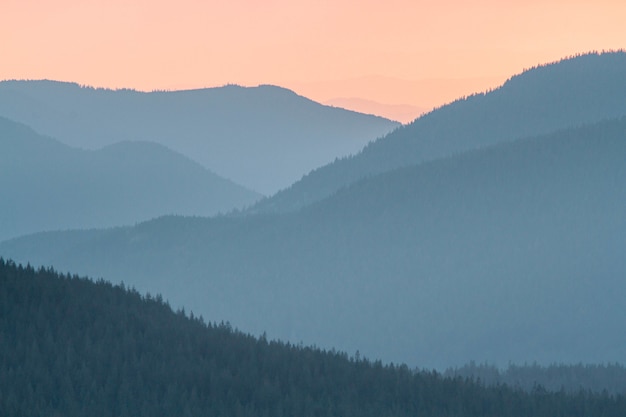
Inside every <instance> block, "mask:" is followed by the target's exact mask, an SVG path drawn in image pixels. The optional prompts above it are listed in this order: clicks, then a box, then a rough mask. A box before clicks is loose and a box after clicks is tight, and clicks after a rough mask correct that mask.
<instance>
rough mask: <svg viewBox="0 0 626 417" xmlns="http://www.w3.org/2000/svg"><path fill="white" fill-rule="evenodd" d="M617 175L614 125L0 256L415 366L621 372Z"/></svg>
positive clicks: (6, 250)
mask: <svg viewBox="0 0 626 417" xmlns="http://www.w3.org/2000/svg"><path fill="white" fill-rule="evenodd" d="M624 161H626V119H619V120H613V121H607V122H603V123H600V124H596V125H592V126H588V127H582V128H577V129H569V130H564V131H559V132H557V133H554V134H551V135H548V136H543V137H538V138H534V139H526V140H519V141H514V142H508V143H503V144H500V145H497V146H494V147H489V148H485V149H481V150H479V151H473V152H469V153H466V154H463V155H459V156H456V157H453V158H447V159H442V160H439V161H433V162H430V163H427V164H421V165H418V166H412V167H406V168H403V169H399V170H395V171H392V172H388V173H385V174H382V175H379V176H376V177H372V178H369V179H367V180H363V181H361V182H359V183H357V184H354V185H353V186H351V187H348V188H346V189H344V190H342V191H341V192H339V193H337V194H336V195H334V196H333V197H332V198H329V199H327V200H324V201H322V202H319V203H317V204H315V205H312V206H310V207H308V208H306V209H304V210H302V211H300V212H298V213H292V214H288V215H281V216H279V215H271V216H261V215H259V216H251V217H247V218H223V217H222V218H213V219H200V218H195V219H193V218H180V217H167V218H162V219H158V220H155V221H151V222H147V223H143V224H139V225H137V226H136V227H133V228H124V229H119V230H107V231H93V232H68V233H51V234H40V235H34V236H31V237H27V238H23V239H17V240H13V241H9V242H5V243H4V244H2V245H0V254H3V255H4V256H10V257H12V258H15V259H19V260H22V261H26V260H28V261H30V262H32V263H34V264H44V265H55V266H56V267H58V268H62V269H69V270H75V271H79V272H81V273H89V274H90V275H93V276H103V277H105V278H107V279H111V280H113V281H114V282H119V280H124V281H125V282H130V283H132V284H133V285H136V286H137V287H138V288H140V289H142V290H150V291H158V292H161V293H163V294H164V295H165V296H166V297H167V298H168V299H170V300H171V301H172V302H173V303H174V304H175V305H185V306H187V308H193V310H194V311H196V312H202V313H203V314H204V315H205V316H208V317H213V318H215V319H217V320H222V319H224V320H231V321H233V322H236V323H238V325H240V326H241V327H242V328H243V329H245V330H246V331H251V332H254V333H257V334H258V333H260V332H262V331H267V332H268V333H269V334H270V335H272V336H276V337H281V338H284V339H286V340H291V341H295V342H298V341H300V340H303V341H305V342H307V343H318V344H319V345H321V346H326V347H331V346H334V347H337V348H339V349H342V350H347V351H354V350H356V349H360V350H361V352H364V353H365V354H367V355H368V356H375V357H381V358H384V359H385V360H394V361H402V362H407V363H410V364H411V365H419V366H427V367H439V368H440V369H443V368H446V367H448V366H454V365H462V364H464V363H467V362H468V361H470V360H476V361H479V362H481V361H489V362H491V363H494V362H495V363H497V364H501V365H504V364H506V363H508V362H509V361H513V362H517V363H523V362H525V361H528V362H532V361H535V360H536V361H538V362H540V363H553V362H566V363H577V362H581V361H582V362H587V363H590V362H594V363H606V362H614V361H618V362H624V361H626V350H624V346H626V333H624V332H623V331H622V329H623V328H624V326H625V325H626V322H625V319H624V318H625V317H626V306H625V305H624V303H623V294H624V293H625V291H626V284H625V283H624V280H623V279H622V277H623V276H624V274H626V260H625V258H624V257H623V254H622V252H623V250H622V249H623V248H624V247H625V246H626V218H625V217H624V207H626V181H624V178H626V163H625V162H624Z"/></svg>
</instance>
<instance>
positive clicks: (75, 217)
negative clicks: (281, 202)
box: [0, 117, 259, 240]
mask: <svg viewBox="0 0 626 417" xmlns="http://www.w3.org/2000/svg"><path fill="white" fill-rule="evenodd" d="M258 198H259V195H258V194H256V193H254V192H252V191H249V190H246V189H245V188H243V187H241V186H239V185H237V184H234V183H232V182H231V181H228V180H225V179H223V178H220V177H218V176H217V175H215V174H213V173H211V172H210V171H208V170H206V169H204V168H203V167H201V166H200V165H198V164H196V163H195V162H192V161H191V160H189V159H188V158H185V157H184V156H182V155H180V154H177V153H175V152H172V151H170V150H169V149H167V148H165V147H163V146H160V145H157V144H153V143H147V142H124V143H118V144H114V145H110V146H108V147H106V148H103V149H101V150H98V151H83V150H79V149H74V148H70V147H68V146H66V145H63V144H61V143H60V142H58V141H56V140H54V139H51V138H48V137H44V136H40V135H38V134H37V133H35V132H34V131H33V130H31V129H30V128H28V127H26V126H24V125H21V124H18V123H14V122H12V121H10V120H8V119H4V118H1V117H0V240H4V239H8V238H11V237H16V236H19V235H23V234H27V233H34V232H39V231H43V230H58V229H68V228H95V227H111V226H116V225H127V224H133V223H136V222H138V221H144V220H146V219H150V218H154V217H157V216H162V215H166V214H185V215H205V216H206V215H212V214H216V213H218V212H219V211H223V212H226V211H230V210H232V209H234V208H241V207H243V206H245V205H248V204H252V203H253V202H254V201H255V200H257V199H258Z"/></svg>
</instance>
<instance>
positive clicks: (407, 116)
mask: <svg viewBox="0 0 626 417" xmlns="http://www.w3.org/2000/svg"><path fill="white" fill-rule="evenodd" d="M324 104H326V105H328V106H334V107H342V108H344V109H349V110H354V111H358V112H360V113H365V114H375V115H379V116H383V117H386V118H388V119H391V120H397V121H399V122H400V123H409V122H412V121H413V120H415V119H417V118H418V117H419V116H421V115H422V114H423V113H426V110H427V108H425V107H417V106H412V105H409V104H384V103H378V102H376V101H372V100H366V99H362V98H357V97H338V98H333V99H330V100H326V101H324Z"/></svg>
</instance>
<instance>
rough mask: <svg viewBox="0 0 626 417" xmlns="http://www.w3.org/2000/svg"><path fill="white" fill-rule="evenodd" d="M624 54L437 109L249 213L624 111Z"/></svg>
mask: <svg viewBox="0 0 626 417" xmlns="http://www.w3.org/2000/svg"><path fill="white" fill-rule="evenodd" d="M624 74H626V52H623V51H620V52H613V53H603V54H595V53H594V54H587V55H582V56H578V57H575V58H570V59H565V60H562V61H560V62H557V63H553V64H549V65H544V66H540V67H537V68H533V69H530V70H528V71H525V72H523V73H522V74H519V75H516V76H514V77H512V78H511V79H509V80H508V81H507V82H506V83H504V85H502V86H501V87H499V88H496V89H495V90H493V91H489V92H486V93H479V94H475V95H472V96H470V97H465V98H460V99H459V100H457V101H455V102H453V103H450V104H448V105H445V106H443V107H441V108H439V109H436V110H434V111H432V112H430V113H428V114H426V115H424V116H422V117H420V118H418V119H417V120H415V121H414V122H413V123H410V124H408V125H405V126H402V127H401V128H398V129H396V130H395V131H393V132H391V133H390V134H388V135H387V136H385V137H384V138H382V139H380V140H377V141H375V142H372V143H370V144H369V145H368V146H366V147H365V148H364V149H363V151H361V152H360V153H358V154H357V155H355V156H354V157H346V158H341V159H339V160H337V161H334V162H333V163H331V164H328V165H326V166H324V167H321V168H318V169H316V170H315V171H313V172H311V173H310V174H309V175H307V176H306V177H304V178H302V180H300V181H298V182H297V183H295V184H294V185H292V186H291V187H290V188H288V189H286V190H284V191H281V192H279V193H277V194H276V195H275V196H273V197H271V198H268V199H266V200H263V201H260V202H259V203H258V204H257V205H256V206H255V207H252V209H251V211H253V212H285V211H291V210H296V209H298V208H301V207H304V206H306V205H307V204H310V203H312V202H315V201H318V200H321V199H323V198H325V197H327V196H330V195H332V194H333V193H334V192H336V191H337V190H339V189H340V188H342V187H344V186H347V185H349V184H351V183H353V182H355V181H358V180H359V179H362V178H365V177H368V176H372V175H376V174H378V173H382V172H385V171H389V170H393V169H396V168H400V167H403V166H407V165H413V164H417V163H421V162H424V161H429V160H433V159H437V158H442V157H447V156H451V155H455V154H458V153H460V152H463V151H467V150H470V149H476V148H481V147H484V146H488V145H492V144H495V143H499V142H506V141H511V140H514V139H518V138H523V137H528V136H536V135H540V134H545V133H549V132H552V131H554V130H557V129H563V128H567V127H575V126H581V125H583V124H588V123H593V122H598V121H601V120H605V119H611V118H616V117H621V116H624V115H626V78H624Z"/></svg>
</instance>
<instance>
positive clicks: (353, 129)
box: [0, 81, 399, 195]
mask: <svg viewBox="0 0 626 417" xmlns="http://www.w3.org/2000/svg"><path fill="white" fill-rule="evenodd" d="M0 115H3V116H5V117H7V118H9V119H12V120H16V121H18V122H21V123H24V124H27V125H29V126H31V127H33V128H34V129H36V130H37V131H39V132H41V133H44V134H47V135H49V136H53V137H55V138H57V139H58V140H60V141H61V142H62V143H65V144H68V145H71V146H74V147H79V148H83V149H98V148H101V147H103V146H105V145H107V144H110V143H113V142H119V141H125V140H130V141H134V140H144V141H151V142H157V143H160V144H162V145H165V146H167V147H168V148H170V149H172V150H174V151H177V152H179V153H181V154H183V155H186V156H187V157H189V158H191V159H193V160H194V161H196V162H198V163H200V164H202V165H203V166H204V167H205V168H207V169H210V170H211V171H213V172H215V173H217V174H219V175H220V176H222V177H225V178H228V179H230V180H232V181H234V182H236V183H238V184H242V185H244V186H246V187H248V188H251V189H254V190H256V191H257V192H260V193H262V194H265V195H269V194H271V193H273V192H275V191H277V190H278V189H280V188H283V187H286V186H288V185H289V184H291V183H292V182H294V181H296V180H297V179H299V178H300V177H301V176H302V175H304V174H306V173H307V172H309V171H310V170H311V169H313V168H316V167H318V166H319V165H322V164H325V163H327V162H330V161H332V160H333V159H335V158H336V157H340V156H345V155H349V154H351V153H354V152H357V151H358V150H359V149H361V148H362V147H363V146H364V145H365V144H366V143H367V142H368V141H370V140H374V139H376V138H377V137H379V136H382V135H383V134H385V133H387V132H388V131H390V130H392V129H394V128H395V127H397V126H399V123H397V122H392V121H390V120H387V119H383V118H381V117H377V116H371V115H364V114H361V113H356V112H353V111H349V110H344V109H338V108H332V107H329V106H323V105H322V104H319V103H316V102H314V101H312V100H310V99H308V98H305V97H302V96H299V95H297V94H296V93H294V92H293V91H291V90H288V89H285V88H282V87H276V86H269V85H261V86H258V87H240V86H235V85H227V86H224V87H215V88H205V89H195V90H181V91H171V92H170V91H154V92H139V91H135V90H129V89H119V90H110V89H96V88H91V87H81V86H79V85H78V84H76V83H63V82H55V81H4V82H0Z"/></svg>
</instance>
